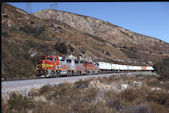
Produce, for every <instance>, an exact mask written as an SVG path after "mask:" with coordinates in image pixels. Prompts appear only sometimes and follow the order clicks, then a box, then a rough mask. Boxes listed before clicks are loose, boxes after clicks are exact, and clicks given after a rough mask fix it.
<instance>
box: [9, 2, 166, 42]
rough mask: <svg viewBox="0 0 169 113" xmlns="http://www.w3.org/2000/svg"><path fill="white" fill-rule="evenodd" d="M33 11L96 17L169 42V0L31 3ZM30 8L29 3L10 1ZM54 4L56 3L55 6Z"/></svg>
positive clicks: (23, 7) (24, 7)
mask: <svg viewBox="0 0 169 113" xmlns="http://www.w3.org/2000/svg"><path fill="white" fill-rule="evenodd" d="M29 3H31V6H32V13H34V12H37V11H40V10H44V9H51V8H52V9H53V8H54V9H55V10H61V11H68V12H72V13H76V14H80V15H85V16H90V17H94V18H97V19H100V20H104V21H107V22H110V23H112V24H114V25H117V26H120V27H123V28H125V29H128V30H130V31H133V32H136V33H140V34H143V35H147V36H151V37H154V38H157V39H160V40H162V41H165V42H168V43H169V2H29ZM8 4H10V5H13V6H15V7H17V8H20V9H23V10H25V11H27V8H26V6H27V5H26V2H8ZM52 4H53V6H54V7H53V6H52Z"/></svg>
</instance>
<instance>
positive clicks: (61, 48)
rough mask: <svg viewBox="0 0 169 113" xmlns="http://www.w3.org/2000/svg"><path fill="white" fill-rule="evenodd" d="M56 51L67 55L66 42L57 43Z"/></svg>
mask: <svg viewBox="0 0 169 113" xmlns="http://www.w3.org/2000/svg"><path fill="white" fill-rule="evenodd" d="M55 49H56V50H57V51H59V52H60V53H62V54H67V49H68V48H67V45H66V44H65V42H57V43H56V45H55Z"/></svg>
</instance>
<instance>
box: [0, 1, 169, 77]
mask: <svg viewBox="0 0 169 113" xmlns="http://www.w3.org/2000/svg"><path fill="white" fill-rule="evenodd" d="M45 11H46V12H45ZM50 14H52V15H50ZM38 15H41V16H38ZM42 15H44V16H45V15H46V16H45V17H46V18H45V17H44V16H42ZM59 15H60V16H59ZM51 17H52V18H51ZM56 17H57V18H56ZM49 18H50V19H49ZM70 18H72V19H70ZM1 20H2V21H1V25H2V26H1V28H2V34H1V41H2V46H1V47H2V50H1V52H2V59H1V61H2V68H1V71H2V78H13V77H14V78H22V77H23V78H24V77H31V76H34V68H35V65H36V63H37V61H38V59H39V58H40V56H42V55H47V54H48V51H52V52H54V53H55V54H56V55H60V56H66V55H70V54H73V55H75V56H84V57H93V59H94V60H96V61H97V60H98V59H102V60H103V59H104V60H107V61H123V63H130V62H129V61H130V60H132V61H134V60H137V61H142V62H146V61H152V62H157V61H160V60H162V59H164V58H166V57H167V56H169V54H168V53H169V44H168V43H165V42H163V41H160V40H157V39H154V38H151V37H147V36H144V35H140V34H137V33H133V32H131V31H128V30H126V29H124V28H121V27H118V26H115V25H112V24H110V23H108V22H104V21H101V20H98V19H94V18H90V17H86V16H81V15H76V14H72V13H67V12H61V11H53V10H44V11H40V12H37V13H35V14H34V15H30V14H28V13H26V12H25V11H23V10H21V9H18V8H15V7H13V6H11V5H8V4H6V3H2V11H1ZM77 22H78V23H77ZM107 31H108V32H107ZM127 33H128V35H129V36H128V35H127ZM130 35H131V37H132V39H131V37H130ZM140 38H141V39H140ZM143 39H144V40H143ZM124 40H125V43H124ZM133 40H134V41H133ZM135 40H140V43H137V42H138V41H135ZM142 41H143V42H142ZM144 41H145V42H146V43H145V42H144ZM160 43H161V44H160ZM130 44H131V45H132V46H130ZM158 44H160V46H158V47H156V46H154V45H158ZM138 45H140V46H138ZM145 56H147V57H145ZM118 63H119V62H118ZM130 64H133V63H130ZM133 65H136V64H133ZM137 65H140V64H138V63H137Z"/></svg>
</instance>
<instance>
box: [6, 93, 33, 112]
mask: <svg viewBox="0 0 169 113" xmlns="http://www.w3.org/2000/svg"><path fill="white" fill-rule="evenodd" d="M8 105H9V110H11V111H12V110H17V111H18V112H25V110H26V109H28V108H29V109H30V108H32V107H33V102H32V101H31V100H30V99H28V98H27V97H26V96H22V95H21V94H19V95H17V94H14V93H13V94H12V95H11V96H10V98H9V100H8Z"/></svg>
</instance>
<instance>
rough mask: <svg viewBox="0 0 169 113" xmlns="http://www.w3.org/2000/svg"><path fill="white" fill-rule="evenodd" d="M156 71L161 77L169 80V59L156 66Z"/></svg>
mask: <svg viewBox="0 0 169 113" xmlns="http://www.w3.org/2000/svg"><path fill="white" fill-rule="evenodd" d="M153 67H154V69H155V71H156V72H157V73H158V74H160V75H161V78H168V79H169V58H167V59H164V60H163V61H162V62H158V63H156V64H154V66H153Z"/></svg>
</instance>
